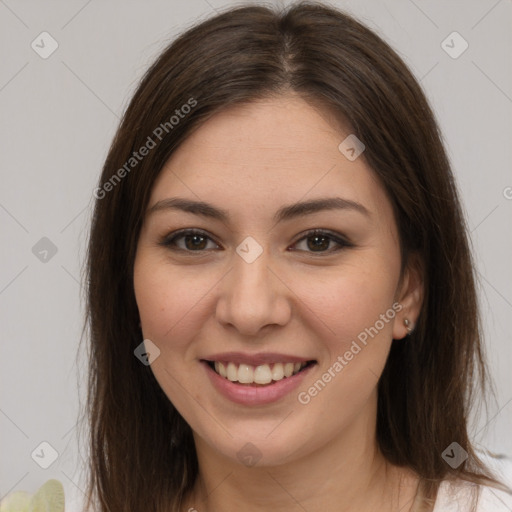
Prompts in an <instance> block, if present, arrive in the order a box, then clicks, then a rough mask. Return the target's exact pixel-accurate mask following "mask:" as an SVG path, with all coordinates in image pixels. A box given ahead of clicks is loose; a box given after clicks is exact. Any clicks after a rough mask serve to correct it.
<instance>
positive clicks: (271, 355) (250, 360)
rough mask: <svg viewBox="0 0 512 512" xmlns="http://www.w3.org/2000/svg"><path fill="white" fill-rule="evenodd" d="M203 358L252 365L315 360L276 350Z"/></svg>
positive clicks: (213, 355) (223, 353)
mask: <svg viewBox="0 0 512 512" xmlns="http://www.w3.org/2000/svg"><path fill="white" fill-rule="evenodd" d="M202 359H203V360H204V361H226V362H231V363H235V364H250V365H251V366H260V365H262V364H272V363H306V362H308V361H313V359H312V358H307V357H297V356H291V355H288V354H278V353H276V352H264V353H259V354H246V353H243V352H222V353H219V354H211V355H209V356H206V357H204V358H202Z"/></svg>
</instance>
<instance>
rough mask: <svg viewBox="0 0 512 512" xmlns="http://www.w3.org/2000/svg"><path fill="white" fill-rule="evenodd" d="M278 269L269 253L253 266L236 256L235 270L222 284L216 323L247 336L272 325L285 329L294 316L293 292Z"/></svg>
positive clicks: (232, 270) (252, 263)
mask: <svg viewBox="0 0 512 512" xmlns="http://www.w3.org/2000/svg"><path fill="white" fill-rule="evenodd" d="M275 268H277V265H273V264H272V262H271V261H270V258H269V257H268V252H267V251H263V253H262V254H261V255H260V256H259V257H258V258H257V259H256V260H254V261H252V262H251V263H249V262H247V261H246V260H244V259H243V258H242V257H240V256H239V255H238V254H237V253H235V254H234V255H233V266H232V269H231V271H230V272H228V274H227V275H226V276H225V277H224V279H222V281H221V283H220V287H221V289H220V295H219V298H218V301H217V305H216V318H217V320H218V321H219V322H220V323H221V324H222V325H224V326H225V327H226V326H231V327H232V328H235V329H236V330H237V331H238V332H239V333H240V334H244V335H248V336H257V335H258V334H260V333H261V331H262V330H265V331H266V330H268V328H269V326H271V325H274V326H284V325H285V324H286V323H287V322H288V321H289V319H290V315H291V301H290V299H291V295H292V292H291V291H290V290H289V288H287V286H286V285H285V284H284V283H283V281H284V280H283V278H282V277H281V276H280V275H279V272H278V271H277V270H276V269H275ZM265 328H267V329H265Z"/></svg>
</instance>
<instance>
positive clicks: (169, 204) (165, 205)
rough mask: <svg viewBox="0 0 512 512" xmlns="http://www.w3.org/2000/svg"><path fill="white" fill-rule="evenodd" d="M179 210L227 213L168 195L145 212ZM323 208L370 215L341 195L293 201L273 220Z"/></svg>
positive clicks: (224, 215)
mask: <svg viewBox="0 0 512 512" xmlns="http://www.w3.org/2000/svg"><path fill="white" fill-rule="evenodd" d="M169 209H170V210H181V211H184V212H188V213H193V214H194V215H200V216H202V217H208V218H211V219H215V220H219V221H221V222H227V221H228V219H229V213H228V211H227V210H224V209H222V208H217V207H216V206H213V205H211V204H209V203H205V202H204V201H195V200H192V199H184V198H180V197H170V198H167V199H162V200H161V201H158V202H157V203H155V204H154V205H153V206H152V207H151V208H149V209H148V211H147V214H148V215H151V214H152V213H154V212H157V211H162V210H169ZM324 210H348V211H355V212H359V213H361V214H363V215H365V216H367V217H371V214H370V212H369V211H368V209H367V208H365V207H364V206H363V205H362V204H361V203H357V202H355V201H351V200H350V199H343V198H341V197H325V198H319V199H312V200H310V201H305V202H302V203H295V204H291V205H288V206H284V207H282V208H280V209H279V210H278V211H277V212H276V213H275V214H274V219H273V220H274V222H276V223H277V222H282V221H286V220H290V219H293V218H296V217H302V216H304V215H310V214H312V213H317V212H320V211H324Z"/></svg>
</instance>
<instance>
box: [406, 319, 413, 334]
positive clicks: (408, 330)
mask: <svg viewBox="0 0 512 512" xmlns="http://www.w3.org/2000/svg"><path fill="white" fill-rule="evenodd" d="M404 325H405V328H406V329H407V336H410V335H411V333H412V331H413V327H412V324H411V322H409V320H408V319H407V318H405V319H404Z"/></svg>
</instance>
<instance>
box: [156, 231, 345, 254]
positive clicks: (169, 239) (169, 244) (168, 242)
mask: <svg viewBox="0 0 512 512" xmlns="http://www.w3.org/2000/svg"><path fill="white" fill-rule="evenodd" d="M193 235H199V236H202V237H204V238H208V239H209V240H211V241H213V242H214V243H215V244H217V242H215V241H214V240H213V239H212V238H211V237H210V236H209V235H208V234H207V233H206V232H204V231H201V230H198V229H181V230H179V231H176V232H175V233H171V234H170V235H166V236H165V237H164V238H163V239H162V240H161V241H160V243H159V245H161V246H163V247H166V248H168V249H170V250H172V251H179V252H187V253H199V254H200V253H204V252H205V251H208V250H209V249H200V250H197V251H192V250H188V249H182V248H180V247H176V240H179V239H181V238H184V237H186V236H193ZM313 236H321V237H325V238H328V239H330V241H333V242H335V243H337V244H338V247H337V248H335V249H328V250H326V251H318V252H315V251H302V252H307V253H310V254H312V255H314V256H316V255H324V254H332V253H334V252H338V251H340V250H342V249H345V248H348V247H353V244H351V243H350V242H349V241H348V240H346V239H344V238H342V237H340V236H339V235H335V234H334V233H331V232H330V231H326V230H324V229H311V230H309V231H306V232H305V233H304V234H303V236H302V237H301V238H299V239H298V240H297V241H296V242H295V243H294V244H293V245H296V244H298V243H299V242H301V241H302V240H306V239H308V238H310V237H313ZM217 245H219V244H217ZM210 250H211V249H210ZM299 250H300V249H299Z"/></svg>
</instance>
